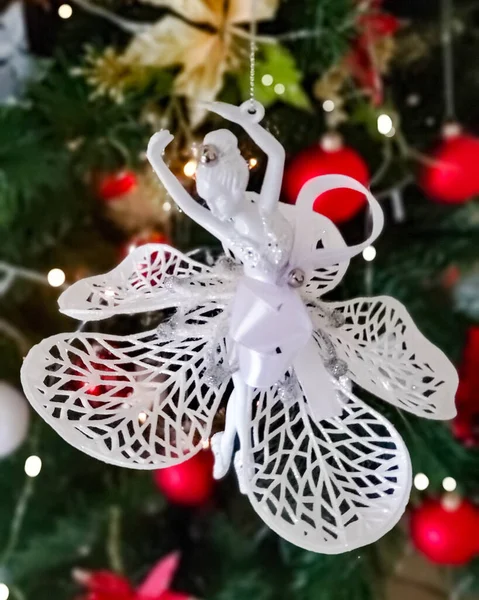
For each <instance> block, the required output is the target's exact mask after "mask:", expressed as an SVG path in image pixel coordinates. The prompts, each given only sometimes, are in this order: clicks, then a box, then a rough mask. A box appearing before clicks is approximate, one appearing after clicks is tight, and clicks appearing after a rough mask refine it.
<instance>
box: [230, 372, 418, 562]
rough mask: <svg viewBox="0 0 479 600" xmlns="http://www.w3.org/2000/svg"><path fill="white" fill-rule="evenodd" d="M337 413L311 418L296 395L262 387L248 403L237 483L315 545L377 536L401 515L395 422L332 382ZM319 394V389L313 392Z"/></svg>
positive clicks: (300, 539) (404, 458) (275, 521)
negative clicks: (288, 399)
mask: <svg viewBox="0 0 479 600" xmlns="http://www.w3.org/2000/svg"><path fill="white" fill-rule="evenodd" d="M336 385H337V388H338V401H339V402H340V403H341V409H342V411H341V414H340V416H338V417H334V418H331V419H325V420H322V421H316V420H315V419H314V418H313V415H312V414H311V411H310V407H309V406H308V404H307V402H306V401H305V399H304V398H303V397H302V396H301V395H300V397H298V398H297V399H296V401H295V402H294V403H284V402H283V400H282V399H281V398H280V397H279V396H278V394H277V392H275V391H273V390H268V391H261V392H260V393H259V395H258V396H256V398H255V400H254V402H253V403H252V404H250V406H249V407H248V411H249V418H250V422H251V428H250V430H249V431H248V432H246V433H245V435H244V441H243V442H242V449H241V456H242V463H243V471H244V477H243V485H244V488H245V491H246V493H247V494H248V496H249V499H250V501H251V503H252V505H253V507H254V509H255V510H256V512H257V513H258V514H259V516H260V517H261V518H262V519H263V520H264V521H265V522H266V524H267V525H268V526H269V527H270V528H271V529H273V530H274V531H275V532H276V533H278V534H279V535H281V536H282V537H284V538H285V539H287V540H288V541H290V542H292V543H293V544H296V545H297V546H300V547H302V548H305V549H307V550H311V551H314V552H323V553H327V554H337V553H340V552H346V551H348V550H353V549H355V548H358V547H360V546H364V545H365V544H369V543H371V542H374V541H376V540H377V539H379V538H380V537H381V536H382V535H384V534H385V533H387V532H388V531H389V530H390V529H391V528H392V527H393V526H394V525H395V524H396V523H397V521H398V520H399V518H400V517H401V515H402V514H403V512H404V509H405V506H406V504H407V501H408V499H409V491H410V487H411V468H410V461H409V455H408V452H407V449H406V447H405V445H404V443H403V441H402V439H401V437H400V436H399V434H398V433H397V432H396V430H395V429H394V427H393V426H392V425H391V424H390V423H389V422H388V421H387V420H386V419H385V418H384V417H382V416H381V415H380V414H379V413H377V412H376V411H374V410H372V409H371V408H369V407H368V406H367V405H366V404H364V403H363V402H361V401H360V400H359V399H358V398H356V397H355V396H354V395H353V394H351V393H350V392H349V391H348V390H347V389H346V388H342V387H341V384H339V383H338V382H336ZM318 393H320V392H318Z"/></svg>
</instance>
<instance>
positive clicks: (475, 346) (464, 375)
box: [452, 326, 479, 446]
mask: <svg viewBox="0 0 479 600" xmlns="http://www.w3.org/2000/svg"><path fill="white" fill-rule="evenodd" d="M458 370H459V387H458V388H457V393H456V408H457V416H456V417H455V418H454V420H453V421H452V432H453V434H454V436H455V437H456V438H457V439H458V440H460V441H461V442H462V443H463V444H464V445H465V446H477V445H479V326H474V327H470V328H469V331H468V333H467V339H466V345H465V348H464V353H463V357H462V362H461V364H460V366H459V369H458Z"/></svg>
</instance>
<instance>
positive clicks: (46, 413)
mask: <svg viewBox="0 0 479 600" xmlns="http://www.w3.org/2000/svg"><path fill="white" fill-rule="evenodd" d="M205 310H206V309H205ZM207 318H209V317H207ZM198 329H199V326H196V327H195V330H194V333H193V334H192V336H188V335H185V334H183V335H181V336H174V337H173V338H172V339H170V340H164V339H163V338H159V336H158V333H157V331H150V332H147V333H142V334H140V335H136V336H131V337H123V336H115V335H103V334H99V333H84V332H80V333H70V334H60V335H56V336H53V337H51V338H49V339H46V340H44V341H43V342H41V343H40V344H39V345H37V346H35V347H34V348H32V350H31V351H30V353H29V354H28V356H27V358H26V359H25V361H24V364H23V367H22V373H21V376H22V384H23V389H24V391H25V394H26V396H27V398H28V400H29V401H30V403H31V404H32V406H33V408H34V409H35V410H36V411H37V412H38V413H39V414H40V416H41V417H43V419H44V420H45V421H47V423H49V424H50V425H51V426H52V427H53V428H54V429H55V430H56V431H57V432H58V433H59V434H60V435H61V436H62V437H63V438H64V439H65V440H66V441H67V442H69V443H70V444H72V445H73V446H75V447H77V448H79V449H80V450H82V451H83V452H86V453H87V454H89V455H91V456H93V457H94V458H97V459H100V460H103V461H105V462H108V463H111V464H115V465H118V466H123V467H130V468H135V469H157V468H162V467H168V466H171V465H175V464H177V463H180V462H182V461H183V460H185V459H187V458H189V457H191V456H192V455H193V454H195V453H196V452H198V451H199V450H200V449H201V448H202V444H203V443H204V442H205V440H207V439H208V437H209V435H210V431H211V426H212V421H213V418H214V415H215V413H216V411H217V408H218V404H219V402H220V400H221V397H222V395H223V394H224V393H225V389H226V385H227V380H225V381H224V383H219V384H218V385H216V387H215V386H212V385H211V384H207V383H206V381H205V379H204V377H203V376H204V372H205V370H206V369H207V368H209V366H210V364H211V356H212V353H213V354H214V356H215V360H216V362H220V363H221V361H223V360H225V357H226V349H225V342H224V338H221V337H219V338H216V339H215V337H214V336H213V335H212V333H211V328H210V327H208V328H207V331H206V332H205V335H204V336H202V335H200V334H199V333H198Z"/></svg>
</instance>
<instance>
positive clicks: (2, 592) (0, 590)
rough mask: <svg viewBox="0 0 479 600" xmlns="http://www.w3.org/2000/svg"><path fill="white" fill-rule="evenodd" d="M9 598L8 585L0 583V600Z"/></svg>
mask: <svg viewBox="0 0 479 600" xmlns="http://www.w3.org/2000/svg"><path fill="white" fill-rule="evenodd" d="M9 596H10V590H9V589H8V585H5V584H4V583H0V600H7V598H8V597H9Z"/></svg>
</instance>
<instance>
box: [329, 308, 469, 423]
mask: <svg viewBox="0 0 479 600" xmlns="http://www.w3.org/2000/svg"><path fill="white" fill-rule="evenodd" d="M325 306H327V308H328V310H331V311H334V321H335V323H336V325H338V324H340V323H343V324H342V325H340V326H339V327H333V326H331V325H327V324H326V325H325V323H324V322H321V323H320V322H319V321H318V323H317V325H318V326H319V327H320V328H322V329H323V330H324V331H326V332H327V335H328V336H329V337H330V339H331V341H332V342H333V344H334V346H335V350H336V352H337V355H338V357H339V358H341V359H343V360H345V361H346V363H347V365H348V369H349V371H348V377H350V378H351V379H352V380H353V381H354V382H356V383H357V384H358V385H360V386H361V387H363V388H364V389H366V390H367V391H369V392H371V393H372V394H375V395H376V396H379V397H380V398H382V399H383V400H386V401H387V402H389V403H391V404H393V405H395V406H397V407H398V408H402V409H404V410H407V411H409V412H411V413H413V414H415V415H419V416H421V417H427V418H429V419H450V418H452V417H454V415H455V414H456V409H455V406H454V397H455V393H456V389H457V385H458V377H457V373H456V370H455V368H454V367H453V365H452V364H451V363H450V361H449V360H448V358H447V357H446V355H445V354H444V353H443V352H442V351H441V350H439V348H437V347H436V346H434V345H433V344H431V342H429V341H428V340H427V339H426V338H425V337H424V336H423V335H422V333H421V332H420V331H419V330H418V328H417V327H416V325H415V324H414V322H413V320H412V319H411V317H410V316H409V314H408V312H407V310H406V309H405V308H404V306H403V305H402V304H401V303H400V302H398V301H397V300H395V299H394V298H390V297H388V296H378V297H374V298H356V299H355V300H350V301H348V302H336V303H328V304H326V305H325Z"/></svg>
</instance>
